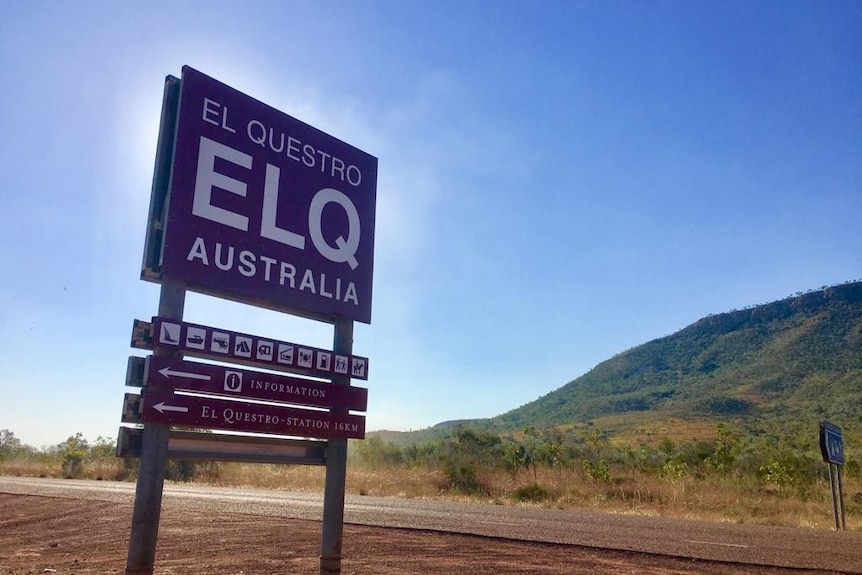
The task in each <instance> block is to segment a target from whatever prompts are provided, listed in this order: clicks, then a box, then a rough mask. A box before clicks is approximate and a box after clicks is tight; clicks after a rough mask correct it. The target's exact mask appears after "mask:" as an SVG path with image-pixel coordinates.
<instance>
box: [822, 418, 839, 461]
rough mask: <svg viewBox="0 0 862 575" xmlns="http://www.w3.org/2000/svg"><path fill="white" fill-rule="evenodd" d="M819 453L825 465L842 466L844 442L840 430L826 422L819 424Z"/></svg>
mask: <svg viewBox="0 0 862 575" xmlns="http://www.w3.org/2000/svg"><path fill="white" fill-rule="evenodd" d="M820 453H821V454H822V455H823V461H825V462H826V463H835V464H837V465H844V441H843V438H842V434H841V428H840V427H838V426H837V425H835V424H833V423H829V422H828V421H821V422H820Z"/></svg>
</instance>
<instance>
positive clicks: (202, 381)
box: [146, 356, 368, 411]
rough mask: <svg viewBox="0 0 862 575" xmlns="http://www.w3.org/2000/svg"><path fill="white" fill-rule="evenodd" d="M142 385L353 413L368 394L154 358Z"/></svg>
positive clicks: (362, 408) (355, 389)
mask: <svg viewBox="0 0 862 575" xmlns="http://www.w3.org/2000/svg"><path fill="white" fill-rule="evenodd" d="M146 384H147V385H148V386H161V387H165V386H170V387H171V388H173V389H183V390H189V391H200V392H204V393H210V394H216V395H224V396H228V397H234V398H240V399H242V398H250V399H263V400H269V401H278V402H285V403H294V404H299V405H310V406H315V407H341V408H345V409H352V410H355V411H365V409H366V408H367V406H368V390H367V389H365V388H363V387H354V386H346V385H332V384H331V383H323V382H318V381H312V380H310V379H300V378H298V377H289V376H286V375H275V374H272V373H264V372H260V371H249V370H247V369H237V368H235V367H225V366H221V365H213V364H208V363H200V362H193V361H183V360H177V359H169V358H166V357H157V356H150V357H148V358H147V367H146Z"/></svg>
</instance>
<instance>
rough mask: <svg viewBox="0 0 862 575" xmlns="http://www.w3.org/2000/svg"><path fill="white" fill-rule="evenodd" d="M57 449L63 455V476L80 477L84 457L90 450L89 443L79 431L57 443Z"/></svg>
mask: <svg viewBox="0 0 862 575" xmlns="http://www.w3.org/2000/svg"><path fill="white" fill-rule="evenodd" d="M57 449H58V451H59V453H60V455H61V456H62V457H63V477H65V478H66V479H73V478H75V477H80V476H81V474H82V472H83V471H84V459H85V458H86V457H87V455H88V454H89V452H90V444H89V443H87V440H86V439H84V435H83V434H82V433H81V432H80V431H79V432H78V433H76V434H75V435H71V436H69V438H68V439H66V441H64V442H63V443H60V444H59V445H57Z"/></svg>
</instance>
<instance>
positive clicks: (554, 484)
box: [0, 459, 862, 531]
mask: <svg viewBox="0 0 862 575" xmlns="http://www.w3.org/2000/svg"><path fill="white" fill-rule="evenodd" d="M205 471H206V472H205V473H202V474H200V475H199V476H198V477H197V479H196V480H197V481H200V482H203V483H208V484H213V485H222V486H236V487H258V488H264V489H279V490H285V491H302V492H322V491H323V485H324V479H325V469H324V468H323V467H315V466H295V465H269V464H256V465H254V464H240V463H221V464H219V465H215V466H213V465H210V466H209V467H207V468H205ZM126 473H128V469H127V468H126V467H125V464H124V462H123V460H116V459H110V460H102V461H95V462H88V463H86V464H85V465H84V467H83V472H82V475H81V477H83V478H88V479H105V480H114V479H122V478H123V477H124V476H125V475H124V474H126ZM0 474H3V475H19V476H30V477H62V471H61V469H60V467H59V465H57V463H56V462H51V461H47V460H46V461H34V460H28V459H13V460H7V461H2V462H0ZM479 479H480V481H481V482H482V484H483V485H485V486H487V490H486V493H485V494H483V495H475V494H474V495H468V494H464V493H460V492H457V491H453V490H449V489H446V488H445V480H444V477H443V476H442V474H441V472H440V471H438V470H435V469H431V468H406V467H402V466H383V467H381V468H369V467H367V466H363V465H357V464H350V465H348V470H347V492H348V493H349V494H352V495H360V496H364V495H367V496H380V497H402V498H422V499H447V500H461V501H464V500H470V501H478V502H485V503H493V504H500V505H533V506H543V507H550V508H559V509H572V510H585V511H601V512H609V513H624V514H637V515H650V516H667V517H679V518H686V519H701V520H709V521H729V522H734V523H749V524H759V525H785V526H794V527H806V528H818V529H831V528H833V527H834V518H833V516H832V500H831V494H830V490H829V484H828V482H826V481H820V482H818V483H816V484H815V485H814V486H812V487H811V488H810V489H808V490H807V493H806V494H805V495H806V496H805V497H801V496H800V494H799V493H798V492H797V491H796V490H786V491H785V492H781V491H779V490H777V489H774V488H766V487H764V486H763V485H762V484H761V485H757V484H755V483H752V482H746V481H744V480H739V481H735V480H732V479H717V478H694V477H690V476H686V477H683V478H681V479H680V480H678V481H667V480H662V479H659V478H657V477H655V476H652V475H646V474H641V473H629V474H627V475H626V476H623V477H618V476H616V475H615V476H614V477H613V479H612V480H611V481H610V482H596V481H591V480H589V479H588V478H587V477H586V476H585V475H584V473H583V472H581V471H579V470H564V469H548V468H539V469H537V470H536V473H535V475H534V474H533V472H532V471H530V470H527V471H521V472H520V473H519V474H517V475H516V476H512V475H511V474H508V473H505V472H493V473H491V472H485V473H484V474H483V475H482V476H481V477H480V478H479ZM537 485H538V486H539V489H538V490H536V489H533V490H532V491H529V490H528V491H526V492H527V493H532V494H536V493H538V494H539V496H537V497H532V498H528V499H527V500H524V499H523V498H519V497H517V493H518V490H519V489H521V490H522V493H523V492H524V491H523V490H525V489H526V488H530V487H534V486H537ZM844 493H845V509H846V518H847V528H848V529H852V530H856V531H862V485H860V483H859V482H858V481H857V480H853V479H852V478H846V477H845V482H844ZM543 495H546V497H542V496H543Z"/></svg>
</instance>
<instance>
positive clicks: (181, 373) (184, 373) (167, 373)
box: [159, 367, 212, 381]
mask: <svg viewBox="0 0 862 575" xmlns="http://www.w3.org/2000/svg"><path fill="white" fill-rule="evenodd" d="M159 373H161V374H162V375H164V376H165V377H167V378H170V377H171V376H175V377H185V378H187V379H202V380H204V381H209V380H211V379H212V377H210V376H209V375H204V374H202V373H189V372H187V371H174V370H173V369H171V368H170V367H163V368H162V369H160V370H159Z"/></svg>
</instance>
